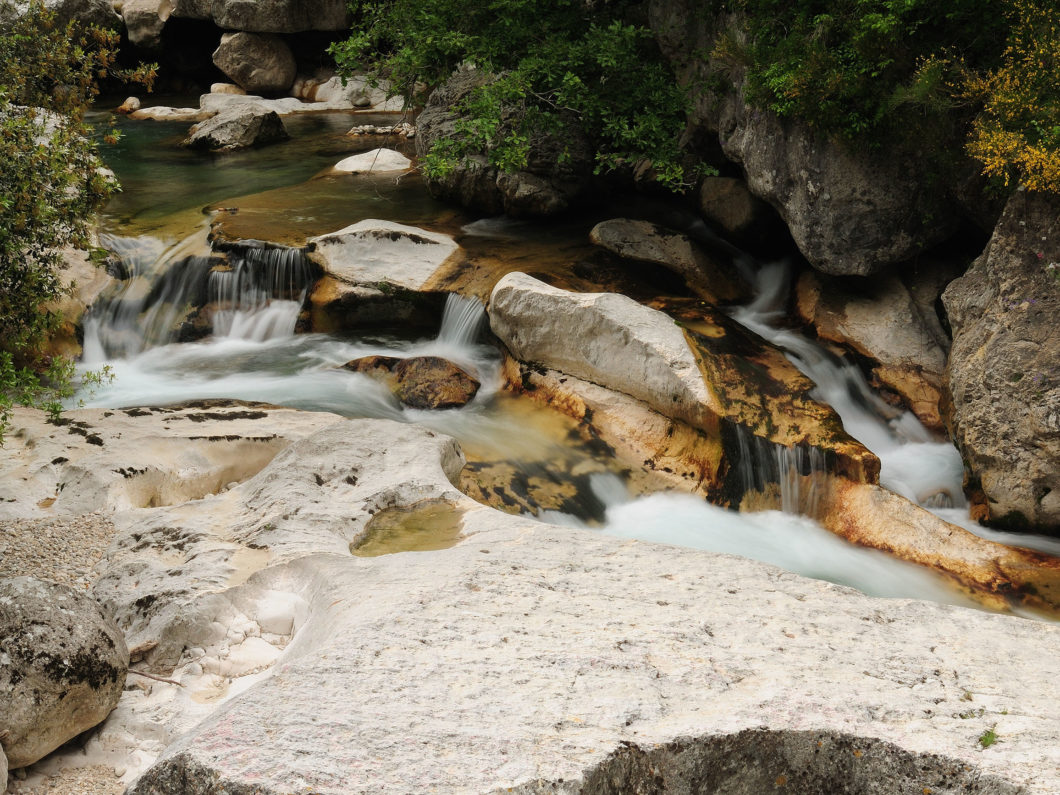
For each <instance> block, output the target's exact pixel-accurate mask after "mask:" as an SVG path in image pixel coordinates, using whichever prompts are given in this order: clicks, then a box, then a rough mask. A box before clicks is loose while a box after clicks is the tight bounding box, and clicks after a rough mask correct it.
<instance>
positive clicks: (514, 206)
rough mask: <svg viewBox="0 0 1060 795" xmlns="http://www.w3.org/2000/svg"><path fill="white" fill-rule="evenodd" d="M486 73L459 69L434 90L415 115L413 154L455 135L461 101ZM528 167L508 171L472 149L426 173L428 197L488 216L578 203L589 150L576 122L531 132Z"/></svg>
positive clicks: (544, 212) (538, 212) (536, 212)
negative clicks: (446, 167) (441, 171)
mask: <svg viewBox="0 0 1060 795" xmlns="http://www.w3.org/2000/svg"><path fill="white" fill-rule="evenodd" d="M489 80H490V77H489V75H487V74H484V73H482V72H479V71H477V70H475V69H461V70H459V71H457V72H456V73H455V74H454V75H453V76H452V77H451V78H450V79H449V80H448V81H447V82H446V83H444V84H443V85H442V86H440V87H439V88H437V89H435V90H434V92H433V93H432V94H431V96H430V98H429V99H428V100H427V105H426V107H425V108H424V109H423V111H422V112H421V113H420V115H419V116H418V117H417V118H416V126H417V133H416V153H417V155H418V156H419V157H421V158H423V157H426V156H427V154H429V153H430V151H431V149H432V147H433V146H434V145H435V144H436V143H437V142H439V141H449V140H458V139H459V136H460V134H459V132H458V128H459V124H460V121H461V108H460V105H461V103H462V102H464V101H466V100H467V99H468V97H469V96H470V95H471V93H472V92H473V91H475V90H476V89H477V88H479V87H480V86H482V85H484V84H486V83H488V82H489ZM528 145H529V147H530V152H529V155H528V162H527V165H526V168H524V169H521V170H519V171H514V172H508V171H504V170H502V169H500V168H498V167H497V166H495V165H493V164H491V163H490V162H489V159H488V158H487V156H486V154H485V153H483V152H479V153H472V154H470V155H468V156H467V157H465V158H463V159H462V160H461V161H460V162H458V163H457V164H456V166H455V168H454V169H453V170H452V171H451V172H449V173H448V174H445V175H431V174H428V175H427V176H426V181H427V188H428V190H430V192H431V193H432V195H434V196H435V197H437V198H441V199H444V200H446V201H453V202H456V203H458V204H461V205H463V206H465V207H470V208H474V209H476V210H479V211H481V212H486V213H490V214H499V213H502V212H503V213H507V214H508V215H513V216H548V215H556V214H557V213H560V212H563V211H565V210H566V209H567V208H569V207H570V206H571V205H572V204H573V203H575V202H577V201H578V200H579V199H580V198H581V196H582V195H583V193H584V191H585V190H586V188H587V187H588V185H589V184H590V180H591V176H592V165H593V160H592V148H591V147H590V146H589V144H588V141H587V139H586V137H585V134H584V132H582V131H581V130H580V129H579V127H578V126H577V124H576V123H575V122H573V121H570V122H569V123H567V124H566V125H565V126H564V129H563V131H562V132H555V131H548V132H545V131H535V132H534V133H532V134H531V136H530V140H529V141H528Z"/></svg>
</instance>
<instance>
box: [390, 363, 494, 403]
mask: <svg viewBox="0 0 1060 795" xmlns="http://www.w3.org/2000/svg"><path fill="white" fill-rule="evenodd" d="M393 372H394V378H395V381H396V383H395V386H394V394H395V395H396V396H397V399H398V400H400V401H401V402H402V403H404V404H405V405H406V406H411V407H412V408H414V409H448V408H457V407H459V406H463V405H465V404H467V403H470V402H471V400H472V398H474V397H475V395H476V393H477V392H478V389H479V382H478V380H477V379H476V378H474V377H473V376H471V375H469V374H468V373H467V372H465V371H464V370H462V369H461V368H459V367H457V366H456V365H455V364H453V363H452V362H450V361H447V360H445V359H442V358H441V357H438V356H414V357H411V358H408V359H402V360H401V361H400V362H398V363H397V365H396V366H395V367H394V370H393Z"/></svg>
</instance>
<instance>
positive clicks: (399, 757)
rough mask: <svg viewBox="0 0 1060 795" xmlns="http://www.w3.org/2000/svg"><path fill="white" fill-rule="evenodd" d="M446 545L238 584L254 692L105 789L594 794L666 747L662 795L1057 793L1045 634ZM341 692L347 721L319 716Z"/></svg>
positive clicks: (496, 526) (826, 596) (576, 558)
mask: <svg viewBox="0 0 1060 795" xmlns="http://www.w3.org/2000/svg"><path fill="white" fill-rule="evenodd" d="M375 433H376V434H377V438H380V439H384V438H385V439H389V436H388V434H387V433H386V432H385V431H384V430H383V429H382V428H381V427H379V428H377V429H376V430H375ZM336 439H337V437H336ZM321 441H323V437H321ZM351 448H352V445H347V446H346V449H347V450H351ZM332 454H333V455H337V456H338V457H337V458H335V459H333V461H334V465H335V466H336V468H337V469H338V470H341V469H342V466H343V464H344V461H345V458H346V456H345V454H341V453H339V451H338V449H334V452H333V453H332ZM291 463H293V461H292V462H291ZM354 504H356V503H354ZM463 523H464V528H465V534H466V533H468V532H469V531H476V532H475V534H474V535H473V536H472V537H471V538H469V539H468V540H466V541H465V542H463V543H462V544H460V545H458V546H457V547H455V548H453V549H450V550H446V551H443V552H437V553H410V554H404V555H388V556H381V557H376V558H369V559H352V558H348V557H343V556H341V555H338V554H330V555H327V554H325V555H313V556H308V557H303V558H301V559H300V560H295V561H292V562H291V563H289V564H288V565H286V566H283V567H278V568H274V569H271V570H269V571H265V572H262V573H261V574H259V575H258V576H257V577H256V578H255V579H254V580H253V583H252V584H253V587H255V588H259V589H260V588H283V589H285V590H288V591H293V593H294V594H296V595H297V596H298V598H300V599H301V600H303V601H304V602H305V603H306V610H307V612H306V613H305V615H306V618H305V619H304V620H303V621H301V622H299V624H298V625H297V628H296V632H295V635H294V637H293V639H292V640H291V641H290V643H289V644H288V645H287V647H286V649H285V651H284V652H283V653H282V654H281V655H280V657H279V659H278V660H277V661H276V663H275V664H274V665H273V666H272V668H271V669H270V670H271V671H272V673H271V676H269V677H268V678H266V679H264V680H261V681H259V682H258V683H257V684H256V685H255V686H253V687H251V688H250V689H248V690H246V691H245V692H243V693H242V694H241V695H240V696H238V697H236V698H233V699H231V700H230V701H228V702H227V703H226V704H224V706H222V707H221V708H220V709H219V710H217V712H215V713H214V714H213V715H212V716H211V717H209V718H207V719H206V720H204V721H203V722H202V723H200V724H199V725H198V726H197V727H195V728H194V729H193V730H192V731H191V732H189V733H188V734H186V735H184V736H183V737H181V738H180V739H179V740H177V741H176V742H174V743H173V744H172V745H171V746H170V747H169V749H168V750H167V751H166V753H165V754H164V756H163V757H162V759H161V760H160V761H159V762H158V763H156V765H155V766H154V767H152V768H151V769H150V770H149V771H148V772H147V773H146V774H145V775H144V776H143V777H142V778H141V779H140V780H139V782H138V783H137V784H136V785H134V786H133V788H132V790H131V792H132V793H136V794H137V795H142V794H143V793H153V792H169V791H173V790H174V789H176V790H177V791H181V789H182V788H183V789H184V790H185V791H186V790H187V789H193V790H196V791H219V790H220V789H221V788H225V789H227V790H228V791H236V792H239V791H243V790H244V789H246V790H249V789H250V788H251V787H253V788H254V789H255V791H257V792H260V793H263V794H265V795H271V794H272V793H281V792H288V791H292V790H296V789H298V788H306V787H308V788H310V789H312V790H313V791H314V792H319V793H344V794H345V793H355V792H366V793H367V792H372V793H387V792H395V793H397V792H402V793H405V792H425V791H434V792H454V793H455V792H494V791H506V790H510V791H514V792H518V793H531V792H534V793H539V792H544V791H550V792H567V793H575V792H615V793H619V792H632V791H636V790H635V786H636V782H637V781H640V778H639V777H640V776H642V775H644V773H643V772H641V771H640V769H639V765H626V764H622V763H621V760H623V759H626V760H628V759H629V758H630V757H633V758H634V759H637V758H641V755H646V756H647V757H648V759H650V760H654V759H655V758H657V757H658V756H659V755H662V756H663V757H665V756H666V755H667V754H668V753H671V754H672V753H675V752H676V751H678V750H686V751H691V755H693V756H695V757H697V758H700V759H702V760H703V761H704V764H701V765H690V766H688V767H685V768H682V769H683V770H685V771H686V772H685V774H684V775H685V776H687V779H685V781H684V783H681V779H682V776H679V775H676V773H675V772H674V771H673V767H672V766H671V765H669V764H666V765H661V767H662V768H663V769H664V770H666V771H667V773H666V775H667V776H672V777H673V778H671V779H669V780H668V782H667V786H668V787H669V788H670V789H666V790H664V791H676V792H688V791H704V790H703V789H702V787H704V786H707V787H708V788H707V789H706V790H705V791H717V790H713V789H711V788H710V787H709V786H708V785H709V784H710V783H711V782H714V781H717V780H721V781H722V782H724V781H725V780H726V778H725V776H724V775H722V772H723V771H725V770H726V769H727V770H728V771H729V772H728V774H727V775H728V776H731V777H734V778H743V777H748V776H751V777H752V778H750V781H749V783H747V784H746V786H745V789H744V790H735V791H743V792H761V791H763V790H761V789H755V783H759V784H760V783H762V782H763V777H764V776H767V775H768V777H769V781H772V782H773V783H774V784H775V782H776V781H777V780H780V778H781V777H782V776H783V777H785V778H786V779H789V780H791V781H792V786H791V787H790V788H788V790H787V791H792V792H800V793H818V792H827V791H842V790H840V789H837V788H838V787H840V786H842V785H844V783H845V782H847V781H850V780H854V781H862V782H864V783H863V784H862V786H863V787H864V786H869V785H870V784H869V782H872V781H876V782H884V784H883V786H888V785H887V784H886V782H899V784H900V785H899V784H896V785H895V786H899V788H898V789H896V790H889V791H916V792H920V791H922V788H924V787H928V788H933V791H936V792H947V791H948V792H951V793H954V795H956V793H958V792H975V791H977V790H976V789H975V788H976V787H979V788H980V790H978V791H982V792H1005V793H1008V792H1015V791H1017V788H1018V787H1021V786H1022V787H1025V788H1026V789H1025V791H1026V792H1028V793H1047V792H1051V791H1052V790H1053V789H1054V788H1055V786H1056V784H1057V763H1058V761H1060V750H1058V749H1060V744H1058V742H1057V740H1058V738H1060V719H1058V717H1057V716H1056V715H1055V711H1054V710H1052V709H1051V704H1053V703H1055V699H1056V698H1057V695H1058V694H1057V692H1056V689H1057V684H1056V683H1055V681H1054V680H1053V678H1052V677H1043V676H1040V673H1039V672H1040V665H1041V660H1043V659H1050V658H1051V657H1052V656H1053V655H1055V654H1056V652H1057V648H1058V644H1060V630H1058V629H1057V628H1056V627H1053V626H1048V625H1039V624H1032V623H1029V622H1024V621H1020V620H1014V619H1011V618H1006V617H1000V616H991V615H986V614H982V613H978V612H975V611H968V610H962V609H956V608H946V607H940V606H936V605H930V604H924V603H917V602H908V601H903V600H886V601H885V600H875V599H870V598H867V597H864V596H861V595H859V594H857V593H855V592H852V591H851V590H849V589H846V588H842V587H838V586H832V585H827V584H824V583H820V582H815V581H809V580H805V579H802V578H799V577H796V576H793V575H789V574H785V573H782V572H780V571H778V570H776V569H772V568H770V567H767V566H763V565H760V564H757V563H751V562H748V561H744V560H739V559H734V558H727V557H724V556H720V555H713V554H708V553H700V552H691V551H688V550H679V549H675V548H668V547H661V546H656V545H651V544H643V543H638V542H629V541H621V540H617V539H611V538H607V537H603V536H600V535H597V534H595V533H592V532H588V531H571V530H567V529H559V528H552V527H548V526H543V525H535V524H532V523H527V522H526V521H524V520H520V519H516V518H511V517H504V516H502V515H500V514H498V513H496V512H493V511H479V512H476V513H475V514H473V515H465V516H464V519H463ZM704 605H709V606H710V609H709V611H707V612H704ZM970 639H974V642H972V641H971V640H970ZM351 692H355V693H356V694H357V702H358V708H357V710H356V711H355V712H351V711H350V710H349V709H347V708H345V707H338V708H336V705H343V704H346V703H348V698H349V694H350V693H351ZM991 727H993V729H994V730H995V731H996V733H997V735H998V736H999V737H1000V738H1001V740H1000V741H999V742H998V743H996V744H995V745H993V746H991V747H990V748H988V749H985V750H984V749H982V748H980V747H979V745H978V743H977V740H978V738H979V736H980V735H981V734H982V733H983V732H984V731H985V730H986V729H987V728H991ZM743 731H747V732H751V734H750V735H740V734H739V733H740V732H743ZM778 741H779V742H778ZM881 741H882V743H884V744H889V745H882V746H881ZM778 744H779V746H780V748H779V749H778V747H777V746H778ZM890 746H893V747H890ZM784 748H788V749H790V750H788V751H787V752H785V751H784V750H782V749H784ZM322 749H326V750H325V751H324V752H321V750H322ZM307 751H309V753H307ZM734 752H735V753H734ZM734 756H736V757H738V758H740V759H741V760H743V761H742V764H741V769H742V770H743V772H742V773H737V771H733V770H732V769H731V765H732V762H731V760H732V759H733V757H734ZM881 757H891V758H897V759H898V760H899V762H901V761H902V760H903V759H904V760H905V763H904V764H894V765H890V766H888V765H882V769H881V761H880V760H881ZM726 760H730V761H729V762H728V763H727V762H726ZM841 760H845V761H841ZM707 763H709V764H707ZM630 768H632V769H630ZM896 768H897V772H896V770H895V769H896ZM755 769H757V770H758V771H759V773H758V777H757V778H754V777H753V776H754V771H755ZM899 774H901V775H899ZM713 776H721V778H720V779H715V778H713ZM802 777H805V778H802ZM800 780H801V781H802V782H803V783H801V785H800V783H799V782H800ZM947 781H949V782H950V784H949V788H948V789H947ZM723 791H729V790H723ZM851 791H865V790H864V789H853V790H851Z"/></svg>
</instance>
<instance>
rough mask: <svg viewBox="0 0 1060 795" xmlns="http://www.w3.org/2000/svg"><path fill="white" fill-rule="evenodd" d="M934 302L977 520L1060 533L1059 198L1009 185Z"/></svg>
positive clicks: (956, 429) (958, 439)
mask: <svg viewBox="0 0 1060 795" xmlns="http://www.w3.org/2000/svg"><path fill="white" fill-rule="evenodd" d="M942 300H943V303H944V305H945V307H946V312H947V314H948V316H949V321H950V325H951V327H952V329H953V348H952V350H951V351H950V360H949V366H948V369H947V374H948V376H949V391H950V395H951V398H952V401H953V410H952V416H951V417H950V421H951V425H952V432H953V438H954V440H955V441H956V442H957V446H958V447H959V449H960V451H961V454H962V456H963V457H964V460H965V463H966V465H967V466H968V467H969V469H970V470H971V473H972V475H973V476H974V478H975V479H976V480H978V483H979V485H981V487H982V491H983V493H984V494H985V495H986V506H985V509H986V517H985V518H987V519H989V521H991V522H992V523H994V524H997V525H999V526H1006V527H1012V528H1025V527H1027V526H1034V527H1036V528H1038V529H1041V530H1045V531H1048V532H1051V533H1060V371H1058V368H1057V362H1058V361H1060V334H1058V333H1057V325H1056V324H1057V318H1060V200H1058V199H1056V198H1055V197H1051V196H1048V195H1044V194H1040V193H1030V192H1027V191H1025V190H1022V189H1021V190H1019V191H1017V192H1016V193H1015V194H1014V195H1013V196H1012V198H1011V199H1010V200H1009V202H1008V204H1007V206H1006V207H1005V211H1004V213H1003V214H1002V216H1001V220H1000V221H999V222H998V225H997V228H996V229H995V230H994V234H993V237H991V239H990V242H989V244H988V245H987V247H986V250H985V251H984V252H983V254H982V255H981V256H980V257H979V258H978V259H977V260H976V261H975V262H974V263H973V264H972V267H971V268H970V269H969V270H968V272H967V273H966V274H965V275H964V276H962V277H961V278H960V279H957V280H956V281H954V282H953V283H952V284H951V285H950V286H949V287H948V288H947V289H946V292H945V293H943V295H942Z"/></svg>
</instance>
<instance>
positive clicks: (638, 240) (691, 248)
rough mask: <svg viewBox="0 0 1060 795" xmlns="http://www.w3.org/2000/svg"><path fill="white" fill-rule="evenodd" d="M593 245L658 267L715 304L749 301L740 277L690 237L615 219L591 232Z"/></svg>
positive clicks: (626, 220) (639, 222) (642, 223)
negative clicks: (673, 273) (678, 278)
mask: <svg viewBox="0 0 1060 795" xmlns="http://www.w3.org/2000/svg"><path fill="white" fill-rule="evenodd" d="M589 240H590V241H592V243H593V244H594V245H597V246H600V247H601V248H604V249H606V250H607V251H610V252H611V253H613V254H617V255H618V256H620V257H624V258H625V259H632V260H637V261H639V262H648V263H651V264H653V265H659V266H661V267H663V268H666V269H667V270H671V271H674V272H675V273H677V274H678V275H680V276H681V277H682V278H683V279H684V280H685V282H686V283H687V284H688V286H689V288H691V289H692V291H693V292H695V293H697V294H698V295H700V296H703V297H704V298H706V299H708V300H709V301H711V302H712V303H732V302H735V301H736V300H738V299H741V298H745V297H747V288H746V286H745V285H744V284H743V283H742V282H741V281H740V279H739V278H738V277H736V276H735V275H734V274H732V273H731V272H729V270H728V269H726V268H725V267H723V266H722V265H721V264H719V263H718V262H715V261H714V260H713V259H711V258H710V257H709V256H707V254H706V252H704V251H703V250H702V249H701V248H700V247H699V246H697V245H696V243H695V241H694V240H692V238H690V237H688V236H687V235H682V234H680V233H678V232H674V231H673V230H671V229H666V228H664V227H661V226H658V225H657V224H653V223H650V222H648V221H636V220H632V219H629V218H612V219H610V220H608V221H601V222H600V223H598V224H597V225H596V226H594V227H593V228H592V231H591V232H590V233H589Z"/></svg>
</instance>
